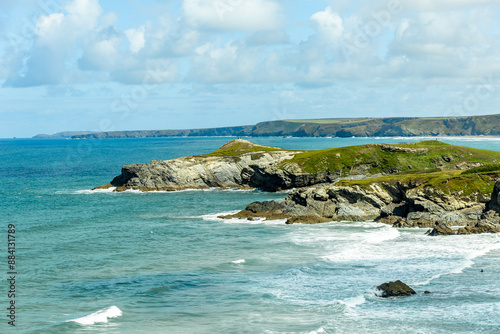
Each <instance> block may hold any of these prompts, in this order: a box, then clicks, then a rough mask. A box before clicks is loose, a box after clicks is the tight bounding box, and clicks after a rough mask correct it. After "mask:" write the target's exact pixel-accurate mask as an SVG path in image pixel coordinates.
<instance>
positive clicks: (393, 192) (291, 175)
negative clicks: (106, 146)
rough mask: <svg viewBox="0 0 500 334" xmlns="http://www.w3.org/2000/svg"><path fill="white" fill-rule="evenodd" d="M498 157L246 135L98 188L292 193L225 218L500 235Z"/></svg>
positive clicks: (433, 145)
mask: <svg viewBox="0 0 500 334" xmlns="http://www.w3.org/2000/svg"><path fill="white" fill-rule="evenodd" d="M499 162H500V152H493V151H486V150H477V149H471V148H467V147H460V146H453V145H449V144H445V143H441V142H438V141H424V142H420V143H414V144H400V145H387V144H372V145H360V146H352V147H341V148H334V149H327V150H319V151H299V150H284V149H280V148H276V147H268V146H262V145H257V144H254V143H252V142H250V141H247V140H243V139H237V140H233V141H231V142H229V143H227V144H226V145H224V146H222V147H221V148H219V149H218V150H216V151H214V152H213V153H210V154H206V155H201V156H191V157H182V158H177V159H172V160H167V161H152V162H151V163H148V164H134V165H125V166H123V168H122V172H121V174H120V175H118V176H116V177H115V178H114V179H113V180H112V181H111V182H110V183H109V184H107V185H104V186H101V187H98V188H103V187H104V188H106V187H115V188H116V189H115V191H124V190H128V189H138V190H141V191H157V190H169V191H174V190H182V189H205V188H228V187H237V188H247V189H251V188H258V189H262V190H264V191H278V190H283V189H292V190H291V192H289V193H288V194H287V196H286V198H284V199H283V200H279V201H266V202H254V203H251V204H250V205H248V206H247V207H246V209H244V210H242V211H240V212H238V213H236V214H234V215H229V216H224V217H222V218H245V219H254V218H256V217H264V218H267V219H281V218H286V219H287V223H289V224H293V223H307V224H315V223H321V222H326V221H367V220H375V221H378V222H380V223H385V224H390V225H392V226H394V227H399V228H401V227H421V228H424V227H429V228H434V230H433V231H432V232H431V233H430V234H431V235H440V234H456V233H458V234H473V233H484V232H498V231H500V225H498V222H499V221H500V215H499V213H500V200H499V196H498V193H499V192H500V181H499V182H496V184H495V181H496V180H497V179H498V178H499V177H500V164H499ZM436 224H437V225H436ZM451 226H461V228H460V229H458V230H456V229H455V230H453V229H450V227H451ZM450 231H451V232H450Z"/></svg>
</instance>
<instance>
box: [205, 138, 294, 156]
mask: <svg viewBox="0 0 500 334" xmlns="http://www.w3.org/2000/svg"><path fill="white" fill-rule="evenodd" d="M273 151H288V150H286V149H282V148H278V147H269V146H262V145H257V144H254V143H252V142H250V141H248V140H233V141H231V142H229V143H227V144H225V145H223V146H222V147H221V148H219V149H218V150H216V151H214V152H212V153H208V154H204V155H201V157H231V156H232V157H234V156H238V155H242V154H245V153H252V152H273ZM259 157H260V155H259V154H258V153H256V154H255V155H252V159H254V160H255V159H258V158H259Z"/></svg>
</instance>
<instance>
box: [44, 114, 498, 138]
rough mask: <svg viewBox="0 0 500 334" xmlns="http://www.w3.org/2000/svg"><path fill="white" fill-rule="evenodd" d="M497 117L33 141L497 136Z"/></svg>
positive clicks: (263, 125) (318, 122)
mask: <svg viewBox="0 0 500 334" xmlns="http://www.w3.org/2000/svg"><path fill="white" fill-rule="evenodd" d="M498 135H500V115H483V116H462V117H390V118H330V119H299V120H280V121H268V122H260V123H257V124H255V125H243V126H233V127H222V128H207V129H186V130H137V131H111V132H88V131H87V132H60V133H56V134H53V135H46V134H39V135H36V136H35V137H34V138H74V139H93V138H145V137H150V138H151V137H153V138H157V137H180V136H189V137H196V136H235V137H236V136H240V137H241V136H249V137H265V136H293V137H353V136H354V137H394V136H398V137H399V136H403V137H414V136H498Z"/></svg>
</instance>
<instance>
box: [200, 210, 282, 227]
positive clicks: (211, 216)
mask: <svg viewBox="0 0 500 334" xmlns="http://www.w3.org/2000/svg"><path fill="white" fill-rule="evenodd" d="M237 212H239V211H229V212H219V213H211V214H207V215H203V216H200V218H202V219H203V220H206V221H217V222H222V223H226V224H249V225H260V224H264V225H285V223H286V219H276V220H266V219H265V218H254V219H253V220H248V219H239V218H231V219H222V218H219V216H228V215H234V214H235V213H237Z"/></svg>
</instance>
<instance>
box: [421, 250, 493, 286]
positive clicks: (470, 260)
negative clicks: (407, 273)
mask: <svg viewBox="0 0 500 334" xmlns="http://www.w3.org/2000/svg"><path fill="white" fill-rule="evenodd" d="M496 249H500V243H499V242H498V241H497V242H496V243H494V244H491V245H489V246H486V247H485V248H483V249H478V250H474V251H472V252H471V253H469V254H467V255H466V256H465V258H464V260H463V261H460V262H459V264H458V265H457V266H456V267H455V268H452V269H451V270H449V271H446V272H442V273H438V274H436V275H433V276H432V277H430V278H429V279H427V280H424V281H421V282H417V283H413V284H412V286H422V285H428V284H430V283H431V282H432V281H433V280H435V279H438V278H440V277H443V276H447V275H453V274H461V273H462V272H463V271H464V270H465V269H467V268H470V267H472V266H473V265H474V259H476V258H478V257H481V256H484V255H486V254H488V253H489V252H491V251H493V250H496Z"/></svg>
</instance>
